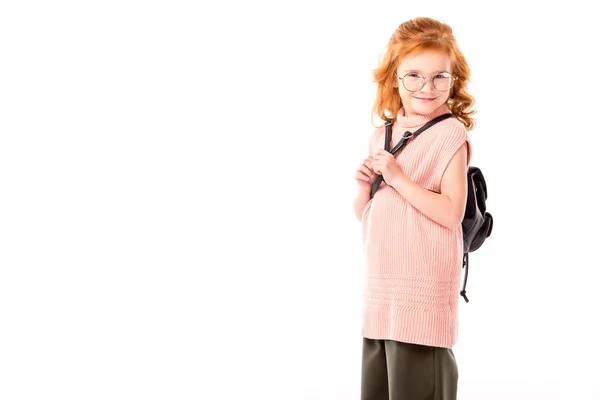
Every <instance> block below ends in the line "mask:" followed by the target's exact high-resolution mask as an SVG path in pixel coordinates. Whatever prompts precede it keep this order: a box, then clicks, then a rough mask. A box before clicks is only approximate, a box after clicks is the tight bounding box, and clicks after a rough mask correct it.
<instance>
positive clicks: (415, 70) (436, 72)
mask: <svg viewBox="0 0 600 400" xmlns="http://www.w3.org/2000/svg"><path fill="white" fill-rule="evenodd" d="M405 72H406V73H409V72H418V73H419V74H421V75H425V73H424V72H423V71H420V70H418V69H407V70H406V71H405ZM440 72H447V73H450V71H446V70H445V69H440V70H437V71H433V72H432V74H439V73H440Z"/></svg>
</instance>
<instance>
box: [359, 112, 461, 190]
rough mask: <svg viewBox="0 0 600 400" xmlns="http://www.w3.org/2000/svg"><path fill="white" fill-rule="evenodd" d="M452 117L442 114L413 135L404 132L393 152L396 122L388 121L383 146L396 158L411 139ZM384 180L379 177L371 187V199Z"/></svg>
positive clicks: (450, 114)
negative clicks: (393, 128) (394, 125)
mask: <svg viewBox="0 0 600 400" xmlns="http://www.w3.org/2000/svg"><path fill="white" fill-rule="evenodd" d="M451 117H454V114H452V113H446V114H442V115H440V116H437V117H435V118H433V119H432V120H431V121H429V122H427V123H426V124H425V125H423V126H422V127H420V128H419V129H417V130H416V131H415V133H412V132H410V131H406V132H404V135H402V138H401V139H400V140H399V141H398V143H397V144H396V145H395V146H394V148H393V149H392V150H390V144H391V141H392V125H393V123H394V122H393V121H387V122H386V123H385V143H384V145H383V148H384V150H385V151H387V152H390V153H392V155H394V156H395V155H396V154H398V153H400V152H401V151H402V149H404V147H406V145H407V144H408V142H409V141H410V139H411V138H416V137H417V136H419V135H420V134H421V133H423V132H424V131H425V130H427V129H429V128H431V127H432V126H433V125H435V124H437V123H438V122H441V121H443V120H445V119H448V118H451ZM383 180H384V179H383V175H378V176H377V177H376V178H375V181H374V182H373V184H372V185H371V198H372V197H373V196H375V193H376V192H377V189H379V185H381V182H382V181H383Z"/></svg>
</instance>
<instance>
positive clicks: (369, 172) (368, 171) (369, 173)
mask: <svg viewBox="0 0 600 400" xmlns="http://www.w3.org/2000/svg"><path fill="white" fill-rule="evenodd" d="M360 170H361V172H362V173H363V174H365V175H366V176H368V177H373V170H372V169H370V168H367V167H366V166H364V165H363V166H362V168H361V169H360Z"/></svg>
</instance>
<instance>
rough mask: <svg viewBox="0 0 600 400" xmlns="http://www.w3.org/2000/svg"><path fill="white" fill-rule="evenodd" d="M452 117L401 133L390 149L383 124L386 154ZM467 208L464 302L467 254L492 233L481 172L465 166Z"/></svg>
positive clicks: (388, 127)
mask: <svg viewBox="0 0 600 400" xmlns="http://www.w3.org/2000/svg"><path fill="white" fill-rule="evenodd" d="M451 117H454V115H453V114H443V115H440V116H439V117H436V118H434V119H432V120H431V121H429V122H427V123H426V124H425V125H423V126H422V127H421V128H419V129H418V130H417V131H416V132H414V133H412V132H409V131H406V132H404V135H402V139H400V141H399V142H398V144H396V146H394V148H393V149H391V150H390V141H391V138H392V123H393V122H392V121H387V122H386V123H385V145H384V148H385V150H386V151H388V152H390V153H392V154H393V155H394V156H395V155H396V154H398V153H399V152H400V151H401V150H402V149H403V148H404V147H405V146H406V145H407V144H408V142H409V141H410V139H411V138H415V137H417V136H419V134H421V133H422V132H423V131H424V130H426V129H428V128H430V127H431V126H433V125H435V124H437V123H438V122H440V121H443V120H445V119H447V118H451ZM382 181H383V175H378V176H377V178H376V179H375V181H374V182H373V185H372V186H371V198H372V197H373V196H374V195H375V193H376V192H377V189H378V188H379V185H380V184H381V182H382ZM467 187H468V195H467V205H466V207H465V215H464V217H463V221H462V230H463V251H464V255H463V268H465V277H464V280H463V287H462V290H461V291H460V295H461V296H463V298H464V299H465V301H466V302H467V303H468V302H469V299H468V298H467V289H466V288H467V277H468V276H469V253H472V252H474V251H475V250H477V249H478V248H480V247H481V245H482V244H483V242H484V241H485V239H487V238H488V237H489V236H490V234H491V233H492V227H493V224H494V219H493V218H492V215H491V214H490V213H489V212H487V209H486V204H485V201H486V200H487V185H486V183H485V178H484V177H483V173H482V172H481V170H480V169H479V168H477V167H472V166H469V169H468V172H467Z"/></svg>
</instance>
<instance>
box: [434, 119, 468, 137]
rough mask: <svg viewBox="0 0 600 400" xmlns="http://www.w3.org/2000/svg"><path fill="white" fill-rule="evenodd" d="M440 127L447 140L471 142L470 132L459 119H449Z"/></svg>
mask: <svg viewBox="0 0 600 400" xmlns="http://www.w3.org/2000/svg"><path fill="white" fill-rule="evenodd" d="M440 125H441V126H440V128H441V129H442V130H443V131H444V132H443V133H444V134H443V135H441V136H442V137H445V138H446V139H447V140H450V141H455V140H459V141H464V140H469V131H467V128H465V126H464V125H463V123H462V122H460V121H459V120H458V119H456V118H448V119H447V120H445V121H443V122H442V123H441V124H440Z"/></svg>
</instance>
